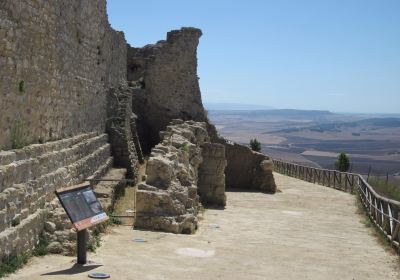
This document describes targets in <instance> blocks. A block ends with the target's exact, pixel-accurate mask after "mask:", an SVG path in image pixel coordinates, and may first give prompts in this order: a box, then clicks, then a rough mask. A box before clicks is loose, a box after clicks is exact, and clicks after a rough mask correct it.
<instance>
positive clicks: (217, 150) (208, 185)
mask: <svg viewBox="0 0 400 280" xmlns="http://www.w3.org/2000/svg"><path fill="white" fill-rule="evenodd" d="M201 148H202V153H201V155H202V157H203V162H202V163H201V165H200V167H199V180H198V184H197V189H198V193H199V195H200V199H201V202H202V203H203V204H208V205H213V206H225V205H226V195H225V167H226V159H225V146H224V145H222V144H217V143H204V144H203V145H202V146H201Z"/></svg>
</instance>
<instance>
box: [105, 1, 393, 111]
mask: <svg viewBox="0 0 400 280" xmlns="http://www.w3.org/2000/svg"><path fill="white" fill-rule="evenodd" d="M107 6H108V14H109V20H110V22H111V25H112V26H113V27H114V28H115V29H117V30H121V31H124V33H125V36H126V39H127V41H128V42H129V43H130V44H131V45H133V46H136V47H138V46H143V45H146V44H150V43H155V42H157V41H158V40H161V39H165V36H166V33H167V32H168V31H170V30H172V29H179V28H180V27H182V26H193V27H198V28H200V29H202V31H203V36H202V38H201V39H200V46H199V49H198V60H199V69H198V72H199V73H198V74H199V76H200V86H201V91H202V96H203V102H230V103H245V104H263V105H268V106H273V107H276V108H295V109H321V110H331V111H336V112H354V113H356V112H367V113H377V112H379V113H400V1H398V0H374V1H372V0H329V1H328V0H274V1H269V0H246V1H244V0H243V1H239V0H236V1H232V0H229V1H228V0H213V1H211V0H198V1H195V0H168V1H167V0H153V1H133V0H108V5H107Z"/></svg>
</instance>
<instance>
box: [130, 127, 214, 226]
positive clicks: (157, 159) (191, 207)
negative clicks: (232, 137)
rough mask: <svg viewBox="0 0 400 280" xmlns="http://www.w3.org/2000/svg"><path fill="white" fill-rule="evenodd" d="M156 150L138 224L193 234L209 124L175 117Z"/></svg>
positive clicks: (139, 197)
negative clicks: (201, 165)
mask: <svg viewBox="0 0 400 280" xmlns="http://www.w3.org/2000/svg"><path fill="white" fill-rule="evenodd" d="M160 134H161V138H162V141H161V143H160V144H158V145H156V146H155V147H154V148H153V149H152V153H151V156H150V158H149V160H148V163H147V169H146V175H147V179H146V183H142V184H140V185H139V189H138V192H137V202H136V203H137V205H136V213H137V219H136V224H135V226H136V227H138V228H145V229H153V230H163V231H167V232H174V233H193V232H194V231H195V230H196V228H197V222H198V220H197V215H198V213H199V210H200V207H201V204H200V202H199V196H198V194H197V182H198V169H199V165H200V164H201V162H202V155H201V151H202V150H201V145H203V144H204V143H205V142H206V141H208V140H209V137H208V134H207V131H206V125H205V123H199V122H193V121H187V122H183V121H182V120H175V121H173V122H172V123H171V125H169V126H168V127H167V129H166V130H165V131H163V132H161V133H160Z"/></svg>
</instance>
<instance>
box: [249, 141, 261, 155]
mask: <svg viewBox="0 0 400 280" xmlns="http://www.w3.org/2000/svg"><path fill="white" fill-rule="evenodd" d="M250 148H251V149H252V150H253V151H255V152H259V151H261V143H260V142H259V141H258V140H257V138H254V139H250Z"/></svg>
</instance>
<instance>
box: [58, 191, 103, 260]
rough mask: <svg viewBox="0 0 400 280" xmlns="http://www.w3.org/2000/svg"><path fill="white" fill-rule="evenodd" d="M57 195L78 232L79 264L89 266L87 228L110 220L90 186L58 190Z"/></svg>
mask: <svg viewBox="0 0 400 280" xmlns="http://www.w3.org/2000/svg"><path fill="white" fill-rule="evenodd" d="M56 195H57V197H58V199H59V200H60V202H61V205H62V206H63V208H64V209H65V211H66V212H67V215H68V217H69V218H70V220H71V222H72V225H73V227H74V228H75V230H76V231H77V244H76V246H77V263H78V264H81V265H83V264H87V252H86V245H87V241H88V231H87V228H89V227H92V226H95V225H97V224H99V223H101V222H104V221H106V220H108V216H107V214H106V213H105V212H104V210H103V208H102V206H101V204H100V202H99V201H98V200H97V197H96V194H95V193H94V192H93V189H92V187H91V186H90V185H88V184H81V185H78V186H73V187H70V188H64V189H62V190H58V191H56Z"/></svg>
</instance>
